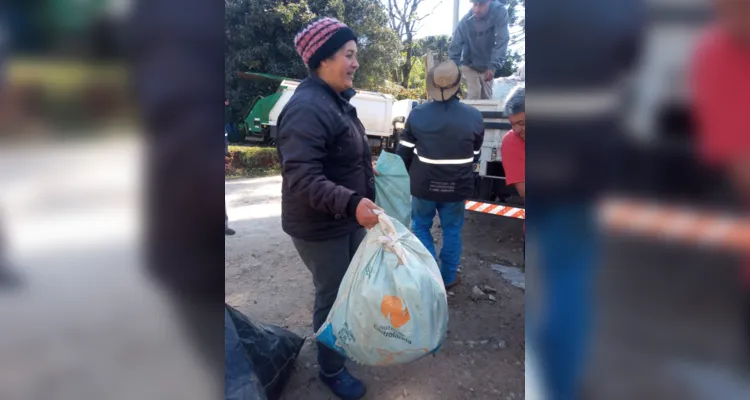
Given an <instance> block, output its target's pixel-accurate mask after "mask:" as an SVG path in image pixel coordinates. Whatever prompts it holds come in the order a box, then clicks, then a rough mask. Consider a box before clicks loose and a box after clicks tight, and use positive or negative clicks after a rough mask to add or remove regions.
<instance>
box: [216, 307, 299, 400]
mask: <svg viewBox="0 0 750 400" xmlns="http://www.w3.org/2000/svg"><path fill="white" fill-rule="evenodd" d="M224 307H225V313H226V314H225V323H224V328H225V330H226V329H227V321H226V317H229V320H230V321H229V322H231V325H233V326H234V329H235V331H236V334H237V336H236V337H237V339H239V343H240V345H241V346H236V345H233V347H232V349H233V351H234V352H235V353H234V354H233V355H232V358H231V359H227V361H226V362H227V368H229V366H230V364H229V363H230V361H231V362H233V363H234V364H232V365H239V366H240V367H239V369H236V370H234V371H233V372H237V373H242V372H243V370H247V368H246V367H244V366H243V365H242V361H241V360H240V361H238V359H239V358H241V355H240V354H238V353H237V352H239V351H242V352H244V357H246V359H247V360H248V361H249V362H248V363H247V365H249V366H250V372H251V373H252V372H254V373H255V375H256V376H257V378H258V381H259V382H260V384H261V385H262V387H263V390H264V391H265V393H264V394H265V396H266V397H267V398H268V399H269V400H276V399H278V398H279V397H281V393H282V391H283V390H284V386H285V385H286V383H287V381H288V380H289V376H290V375H291V373H292V367H293V366H294V361H295V360H296V359H297V356H298V355H299V352H300V350H302V346H303V345H304V343H305V339H304V338H302V337H300V336H298V335H296V334H295V333H293V332H290V331H288V330H286V329H284V328H280V327H278V326H273V325H264V324H261V323H258V322H253V321H251V320H250V319H249V318H247V317H246V316H245V315H243V314H242V313H241V312H239V311H237V310H235V309H234V308H233V307H232V306H230V305H228V304H226V303H225V304H224ZM230 328H231V326H230ZM230 334H231V332H230ZM231 336H232V335H228V337H229V338H230V343H231V339H232V337H231ZM226 337H227V333H226V332H225V339H226ZM230 343H225V348H226V350H225V351H226V352H229V351H230V349H229V348H227V347H228V346H229V345H230ZM230 372H231V371H229V370H227V376H226V378H225V379H226V380H227V382H225V384H227V383H231V384H232V388H233V390H234V391H235V392H234V393H237V394H238V395H242V392H243V390H244V391H246V392H247V393H248V394H249V393H252V392H253V389H252V388H251V387H250V386H251V385H252V383H253V382H252V379H249V380H247V381H246V382H243V381H242V380H240V382H239V383H233V382H232V380H233V379H239V378H237V376H236V375H230ZM239 386H245V388H243V390H239V389H240V388H239ZM229 390H230V389H229V388H226V389H225V395H229V394H230V393H229ZM245 398H246V397H236V399H242V400H244V399H245ZM249 398H250V399H253V397H249ZM260 399H264V397H261V398H260ZM253 400H254V399H253Z"/></svg>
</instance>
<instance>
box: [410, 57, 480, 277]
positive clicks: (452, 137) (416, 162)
mask: <svg viewBox="0 0 750 400" xmlns="http://www.w3.org/2000/svg"><path fill="white" fill-rule="evenodd" d="M460 87H461V70H460V69H459V67H458V65H457V64H456V63H454V62H453V61H450V60H449V61H446V62H444V63H441V64H440V65H438V66H437V67H434V68H433V69H431V70H430V71H429V72H428V73H427V93H428V95H429V97H430V98H431V99H432V100H434V101H432V102H428V103H425V104H422V105H420V106H419V107H417V108H415V109H414V110H412V111H411V113H410V114H409V119H408V120H407V121H406V126H405V127H404V130H403V132H401V140H400V141H399V144H398V149H397V153H398V155H399V156H401V158H402V159H403V160H404V164H405V165H406V168H407V169H408V170H409V177H410V178H411V195H412V231H413V232H414V235H416V236H417V237H418V238H419V240H420V241H421V242H422V244H424V246H425V247H426V248H427V249H428V250H429V251H430V253H432V256H433V257H435V260H438V264H439V265H440V274H441V275H442V277H443V282H445V287H446V288H451V287H453V286H455V285H457V284H459V283H460V282H461V280H460V278H459V277H458V276H457V275H456V272H457V270H458V263H459V261H460V259H461V247H462V243H461V229H462V228H463V224H464V207H465V206H464V202H465V201H466V199H467V198H469V197H470V196H471V195H472V194H473V193H474V171H473V165H474V163H475V162H477V160H478V159H479V153H480V150H481V148H482V142H483V141H484V121H483V120H482V114H481V113H480V112H479V110H477V109H475V108H473V107H471V106H468V105H466V104H463V103H461V102H460V101H459V100H458V93H459V91H460ZM435 212H437V213H438V215H439V216H440V224H441V226H442V228H443V248H442V250H441V251H440V258H439V259H438V257H437V254H436V252H435V244H434V242H433V240H432V233H431V232H430V229H431V228H432V222H433V220H434V219H435Z"/></svg>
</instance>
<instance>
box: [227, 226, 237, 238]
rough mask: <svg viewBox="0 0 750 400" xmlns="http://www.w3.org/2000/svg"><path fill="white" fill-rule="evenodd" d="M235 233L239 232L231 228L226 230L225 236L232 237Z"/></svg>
mask: <svg viewBox="0 0 750 400" xmlns="http://www.w3.org/2000/svg"><path fill="white" fill-rule="evenodd" d="M235 233H237V232H235V231H234V229H232V228H230V227H226V228H224V235H226V236H232V235H234V234H235Z"/></svg>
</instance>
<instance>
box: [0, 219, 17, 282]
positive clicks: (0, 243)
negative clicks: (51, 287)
mask: <svg viewBox="0 0 750 400" xmlns="http://www.w3.org/2000/svg"><path fill="white" fill-rule="evenodd" d="M1 223H2V221H0V224H1ZM1 227H2V225H0V229H2V228H1ZM20 284H21V279H20V277H19V276H18V274H17V273H16V272H15V271H13V270H12V269H11V264H10V261H8V258H7V251H6V248H5V236H4V235H3V232H2V231H0V291H2V290H6V289H15V288H17V287H19V286H20Z"/></svg>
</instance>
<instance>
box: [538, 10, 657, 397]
mask: <svg viewBox="0 0 750 400" xmlns="http://www.w3.org/2000/svg"><path fill="white" fill-rule="evenodd" d="M527 7H528V8H527V12H528V13H529V14H531V15H533V16H534V18H533V23H532V24H530V25H529V26H528V27H527V28H526V34H527V38H528V42H530V43H533V46H531V47H529V48H528V49H527V56H528V58H529V59H534V60H535V61H534V62H531V63H529V64H528V65H527V70H526V74H527V75H526V83H527V85H526V91H527V93H526V111H527V112H528V113H529V115H530V121H531V125H532V126H533V129H534V134H533V135H532V136H531V137H530V138H527V139H526V140H527V141H526V143H527V144H528V146H527V148H526V151H527V152H528V155H527V156H528V159H529V160H531V161H530V162H529V163H527V165H526V168H527V170H526V188H525V189H526V191H527V193H528V195H527V197H526V206H527V215H528V220H527V243H528V245H529V249H530V251H533V252H535V254H536V257H534V261H535V262H533V263H529V264H527V271H529V274H530V276H534V277H535V278H534V279H538V283H533V285H535V287H538V288H539V289H540V291H541V294H540V297H541V304H540V309H539V310H538V313H536V312H535V311H534V312H529V313H527V318H528V320H527V321H528V322H527V324H526V326H527V332H528V340H529V343H530V345H531V346H533V347H534V351H535V353H537V354H538V356H539V357H538V361H539V365H540V368H541V371H540V373H541V376H542V379H543V381H544V385H545V388H544V390H545V392H546V396H545V398H547V399H551V400H573V399H579V398H581V397H582V393H583V390H582V389H583V388H582V378H583V372H584V368H585V361H586V359H587V357H588V347H589V338H590V337H589V331H590V326H591V316H592V311H593V310H592V309H591V307H592V305H593V303H594V299H593V297H592V294H593V293H591V290H592V284H593V277H594V272H595V266H596V264H595V263H596V261H597V250H598V243H597V238H598V233H597V231H596V229H595V228H596V227H595V221H594V209H593V204H594V201H595V200H596V199H597V197H598V196H599V195H600V194H602V192H603V191H604V190H605V189H606V186H609V185H610V184H611V183H613V182H616V178H617V175H616V172H617V171H616V168H617V167H618V165H619V164H622V163H620V162H618V160H617V159H618V158H620V157H622V153H621V152H622V151H623V148H624V145H623V140H624V138H623V134H622V133H621V130H620V129H619V124H618V122H619V115H620V113H621V111H622V106H621V105H620V101H619V99H620V97H621V95H620V91H619V90H618V88H617V87H616V85H615V82H617V81H618V80H620V78H622V77H623V75H625V74H626V72H627V71H628V70H629V69H630V68H631V67H632V65H633V63H634V61H635V59H636V49H637V43H638V42H639V39H638V37H639V33H640V26H639V23H640V17H641V15H640V13H641V8H642V5H640V2H638V1H636V2H633V1H624V0H615V1H606V2H602V1H598V0H576V1H571V2H559V1H551V0H547V1H544V0H542V1H536V2H532V3H528V4H527ZM529 52H530V53H529ZM531 294H532V295H534V294H533V293H531Z"/></svg>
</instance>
